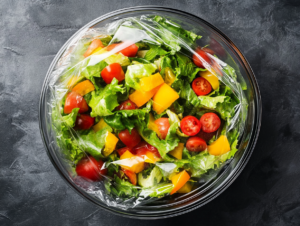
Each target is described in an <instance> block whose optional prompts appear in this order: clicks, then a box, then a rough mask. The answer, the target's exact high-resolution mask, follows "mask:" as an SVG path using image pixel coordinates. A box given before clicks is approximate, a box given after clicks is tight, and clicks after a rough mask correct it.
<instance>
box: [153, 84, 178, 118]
mask: <svg viewBox="0 0 300 226" xmlns="http://www.w3.org/2000/svg"><path fill="white" fill-rule="evenodd" d="M178 98H179V95H178V93H177V92H176V91H175V90H174V89H172V88H171V87H170V86H169V85H167V84H166V83H164V84H163V85H162V86H160V88H159V90H158V91H157V92H156V94H155V95H154V97H153V110H154V111H156V113H157V114H161V113H162V112H163V111H164V110H166V109H167V108H168V107H170V106H171V104H173V102H174V101H175V100H177V99H178Z"/></svg>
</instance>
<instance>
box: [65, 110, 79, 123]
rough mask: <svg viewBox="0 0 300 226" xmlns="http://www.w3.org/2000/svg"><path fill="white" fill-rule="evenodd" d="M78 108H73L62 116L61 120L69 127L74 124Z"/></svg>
mask: <svg viewBox="0 0 300 226" xmlns="http://www.w3.org/2000/svg"><path fill="white" fill-rule="evenodd" d="M78 111H79V108H74V109H73V110H72V112H71V113H70V114H68V115H65V116H63V121H64V122H65V123H66V125H67V126H69V127H74V126H75V121H76V118H77V115H78Z"/></svg>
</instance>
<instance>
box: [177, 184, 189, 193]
mask: <svg viewBox="0 0 300 226" xmlns="http://www.w3.org/2000/svg"><path fill="white" fill-rule="evenodd" d="M192 189H193V184H192V183H190V182H186V183H185V185H183V186H182V187H181V188H180V189H179V190H178V191H177V193H189V192H191V191H192Z"/></svg>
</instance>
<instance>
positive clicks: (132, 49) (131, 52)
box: [107, 43, 139, 57]
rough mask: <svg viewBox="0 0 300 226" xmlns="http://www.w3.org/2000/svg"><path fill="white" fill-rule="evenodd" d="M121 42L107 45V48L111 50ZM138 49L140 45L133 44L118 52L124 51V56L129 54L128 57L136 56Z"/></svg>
mask: <svg viewBox="0 0 300 226" xmlns="http://www.w3.org/2000/svg"><path fill="white" fill-rule="evenodd" d="M121 44H122V43H117V44H111V45H109V46H107V50H108V51H110V50H112V49H114V48H115V47H117V46H119V45H121ZM138 49H139V47H138V46H137V45H136V44H132V45H130V46H128V47H126V48H124V49H122V50H120V51H119V52H118V53H122V54H123V55H124V56H127V57H135V56H136V53H137V51H138Z"/></svg>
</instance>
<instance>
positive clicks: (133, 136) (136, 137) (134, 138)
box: [119, 128, 141, 148]
mask: <svg viewBox="0 0 300 226" xmlns="http://www.w3.org/2000/svg"><path fill="white" fill-rule="evenodd" d="M119 138H120V140H121V141H122V142H123V143H124V144H125V145H126V146H127V147H130V148H133V147H134V146H136V145H137V144H138V143H140V142H141V136H140V134H139V133H138V131H137V130H136V128H133V129H132V130H131V133H129V131H128V129H124V130H122V131H121V132H120V133H119Z"/></svg>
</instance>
